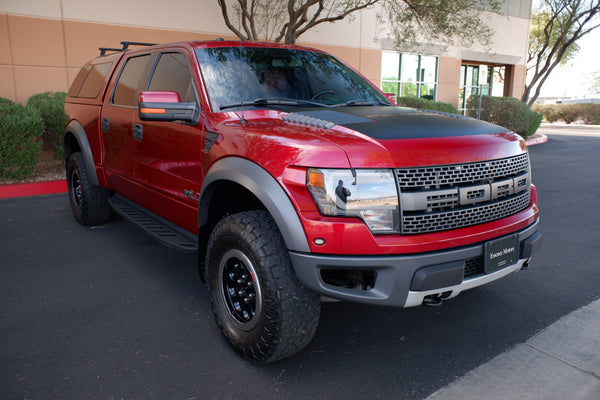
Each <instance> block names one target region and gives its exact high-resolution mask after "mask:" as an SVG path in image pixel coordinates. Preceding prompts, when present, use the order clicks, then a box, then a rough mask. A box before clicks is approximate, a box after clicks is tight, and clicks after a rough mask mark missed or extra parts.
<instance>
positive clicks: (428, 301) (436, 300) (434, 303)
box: [423, 294, 442, 307]
mask: <svg viewBox="0 0 600 400" xmlns="http://www.w3.org/2000/svg"><path fill="white" fill-rule="evenodd" d="M423 304H425V305H426V306H429V307H440V306H441V305H442V296H441V295H440V294H432V295H429V296H426V297H425V298H424V299H423Z"/></svg>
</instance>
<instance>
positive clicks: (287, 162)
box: [65, 42, 538, 255]
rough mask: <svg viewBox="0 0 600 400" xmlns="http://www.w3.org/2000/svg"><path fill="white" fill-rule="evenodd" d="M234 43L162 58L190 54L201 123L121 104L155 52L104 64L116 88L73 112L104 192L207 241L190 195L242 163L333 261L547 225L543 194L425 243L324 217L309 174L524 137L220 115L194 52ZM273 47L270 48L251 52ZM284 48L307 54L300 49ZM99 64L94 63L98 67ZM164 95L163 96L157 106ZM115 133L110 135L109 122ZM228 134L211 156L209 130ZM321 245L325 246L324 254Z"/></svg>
mask: <svg viewBox="0 0 600 400" xmlns="http://www.w3.org/2000/svg"><path fill="white" fill-rule="evenodd" d="M230 45H231V44H230V43H227V42H203V43H177V44H171V45H166V46H162V47H161V46H159V47H156V48H153V49H152V51H176V52H180V53H182V54H185V55H186V56H187V59H188V61H189V63H190V70H191V74H192V79H193V83H194V85H195V87H196V92H197V95H198V99H199V109H200V112H199V116H198V120H197V123H195V124H182V123H174V122H163V121H141V120H140V119H139V116H138V109H137V107H124V106H117V105H114V104H112V103H111V101H112V93H113V89H114V86H115V82H116V80H117V78H118V76H119V72H120V71H121V68H122V65H123V63H124V62H125V61H126V60H127V59H128V57H131V56H132V55H136V54H139V55H142V54H147V53H148V51H147V50H144V49H142V50H135V51H129V52H127V53H125V54H126V56H124V55H123V54H117V55H111V56H108V57H104V58H102V59H100V61H102V62H107V61H112V62H113V65H112V68H111V70H110V71H109V73H108V74H107V76H106V83H107V84H106V86H105V88H103V90H102V91H101V93H100V94H99V96H98V97H97V98H95V99H90V98H75V97H69V98H68V99H67V103H66V105H65V110H66V112H67V114H68V115H70V117H71V118H72V119H75V120H77V121H78V122H79V123H80V124H81V125H82V126H83V128H84V130H85V132H86V134H87V138H88V140H89V145H90V147H91V152H92V155H93V159H94V164H95V168H96V174H97V177H98V182H99V184H100V185H102V186H105V187H107V188H109V189H112V190H115V191H116V192H119V193H121V194H123V195H125V196H126V197H128V198H130V199H132V200H133V201H135V202H137V203H138V204H140V205H142V206H144V207H146V208H148V209H150V210H151V211H153V212H155V213H157V214H159V215H160V216H162V217H164V218H166V219H168V220H170V221H172V222H174V223H176V224H177V225H179V226H181V227H183V228H185V229H187V230H188V231H190V232H193V233H198V201H196V200H194V199H193V198H190V197H189V196H185V195H184V191H192V192H193V193H200V191H201V187H202V182H203V179H204V177H205V175H206V173H207V171H208V170H209V169H210V167H211V166H212V165H213V164H214V163H215V162H216V161H218V160H220V159H221V158H224V157H241V158H244V159H247V160H250V161H252V162H253V163H256V164H257V165H259V166H261V167H262V168H264V169H265V170H266V171H267V172H268V173H269V174H270V175H271V176H273V177H274V178H275V179H276V180H277V181H278V182H279V184H280V185H281V187H282V188H283V189H284V191H285V192H286V193H287V195H288V196H289V198H290V199H291V202H292V203H293V205H294V207H295V209H296V211H297V213H298V215H299V217H300V221H301V223H302V226H303V228H304V231H305V234H306V237H307V239H308V242H309V244H310V246H311V251H312V252H315V253H323V254H345V255H348V254H363V255H368V254H370V255H380V254H381V255H383V254H386V255H390V254H407V253H421V252H431V251H435V250H440V249H449V248H454V247H459V246H465V245H468V244H472V243H479V242H484V241H486V240H489V239H492V238H495V237H499V236H502V235H506V234H509V233H511V232H515V231H517V230H519V229H523V228H525V227H527V226H529V225H531V224H533V223H534V222H535V221H536V220H537V218H538V209H537V205H536V202H537V196H536V191H535V187H533V186H532V189H531V202H530V204H529V207H527V208H526V209H525V210H523V211H521V212H519V213H517V214H515V215H512V216H510V217H507V218H503V219H500V220H496V221H493V222H489V223H485V224H481V225H475V226H470V227H466V228H461V229H455V230H449V231H443V232H436V233H431V234H423V235H411V236H402V235H373V234H372V233H371V232H370V231H369V229H368V228H367V226H366V225H365V224H364V223H363V222H362V221H361V220H359V219H357V218H339V217H325V216H323V215H321V214H320V213H319V211H318V209H317V207H316V205H315V202H314V200H313V198H312V196H311V194H310V193H309V191H308V189H307V187H306V169H307V168H309V167H317V168H350V167H352V168H402V167H416V166H430V165H443V164H459V163H470V162H475V161H483V160H493V159H501V158H505V157H511V156H515V155H519V154H522V153H524V152H527V149H526V146H525V144H524V142H523V140H522V139H521V138H520V137H519V136H517V135H516V134H512V133H506V132H502V131H499V132H497V133H492V134H482V135H472V136H456V137H452V136H451V137H432V138H423V139H414V138H413V139H395V140H377V139H373V138H372V137H369V136H367V135H365V134H362V133H360V132H357V131H355V130H353V129H350V128H347V127H344V126H341V125H336V126H334V127H333V128H331V129H326V128H319V127H313V126H307V125H301V124H296V123H289V122H285V121H283V120H282V117H283V116H285V115H286V114H287V113H286V112H283V111H274V110H256V111H247V110H246V111H244V112H243V119H245V120H246V121H247V122H245V123H241V122H240V120H241V119H242V114H241V112H240V111H235V112H234V111H228V110H224V111H218V110H217V112H215V111H214V110H211V107H210V105H209V104H210V103H209V98H208V94H207V91H206V89H205V87H204V84H203V80H202V75H201V74H200V69H199V65H198V62H197V60H196V57H195V56H194V51H195V50H196V49H197V48H211V47H222V46H230ZM242 45H243V46H247V45H251V46H263V47H267V46H269V45H267V44H255V43H253V44H242ZM281 47H283V48H292V49H299V48H298V47H294V46H281ZM98 62H99V61H98V60H96V61H94V63H98ZM153 96H154V98H153ZM142 100H143V101H162V102H173V101H175V100H174V99H173V97H172V96H170V95H161V94H160V93H155V94H145V95H144V97H143V98H142ZM103 119H107V120H109V123H110V129H109V130H108V131H103V129H102V120H103ZM136 124H137V125H141V126H143V140H136V139H134V138H133V136H132V130H133V127H134V125H136ZM207 131H210V132H214V133H216V134H218V135H219V136H218V140H216V142H215V143H214V145H213V146H212V148H211V149H210V151H208V152H206V151H205V135H206V132H207ZM315 238H323V239H325V244H324V245H322V246H317V245H314V243H313V240H314V239H315Z"/></svg>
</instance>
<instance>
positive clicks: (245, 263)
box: [219, 249, 262, 330]
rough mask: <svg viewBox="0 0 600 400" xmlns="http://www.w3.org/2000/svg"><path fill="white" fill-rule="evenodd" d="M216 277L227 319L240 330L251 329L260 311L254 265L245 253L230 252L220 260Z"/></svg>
mask: <svg viewBox="0 0 600 400" xmlns="http://www.w3.org/2000/svg"><path fill="white" fill-rule="evenodd" d="M219 275H220V277H219V278H220V279H219V280H220V282H221V295H222V298H223V302H224V305H225V308H226V310H227V314H228V316H229V319H230V320H231V321H232V322H233V323H234V324H235V325H236V326H238V327H239V328H241V329H244V330H248V329H252V328H253V327H254V326H255V325H256V322H257V318H258V316H259V315H260V312H261V309H262V300H261V293H260V284H259V282H258V276H257V274H256V270H255V268H254V265H253V264H252V262H251V261H250V259H249V258H248V257H247V256H246V255H245V254H244V253H242V252H241V251H239V250H237V249H232V250H229V251H227V252H226V253H225V255H224V256H223V258H222V259H221V263H220V266H219Z"/></svg>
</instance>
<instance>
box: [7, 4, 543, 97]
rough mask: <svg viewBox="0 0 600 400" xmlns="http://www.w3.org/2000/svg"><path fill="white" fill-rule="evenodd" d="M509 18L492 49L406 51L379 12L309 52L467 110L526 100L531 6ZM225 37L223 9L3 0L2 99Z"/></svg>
mask: <svg viewBox="0 0 600 400" xmlns="http://www.w3.org/2000/svg"><path fill="white" fill-rule="evenodd" d="M502 12H503V13H504V15H499V14H494V13H486V14H485V15H483V18H484V19H485V21H486V22H487V23H488V25H489V26H490V27H491V28H492V29H494V31H495V35H494V38H493V44H492V45H491V47H490V48H489V49H486V48H483V47H482V46H479V45H476V46H474V47H472V48H461V47H452V46H440V45H436V44H428V45H426V46H423V48H422V49H421V51H420V52H411V51H410V49H404V50H403V51H398V49H395V48H394V44H393V43H394V41H393V40H392V39H391V38H389V37H386V34H385V29H382V27H380V26H378V23H377V19H376V14H377V11H376V10H375V9H368V10H364V11H361V12H358V13H356V14H355V17H354V18H352V19H348V20H344V21H340V22H336V23H328V24H322V25H319V26H317V27H316V28H315V29H313V30H310V31H308V32H307V33H306V34H304V35H303V36H301V37H300V40H299V44H303V45H308V46H311V47H316V48H319V49H323V50H326V51H329V52H331V53H332V54H334V55H336V56H337V57H339V58H341V59H343V60H344V61H346V62H348V63H349V64H351V65H352V66H353V67H355V68H357V69H358V70H359V71H360V72H361V73H362V74H363V75H365V76H366V77H367V78H368V79H370V80H371V81H372V82H373V83H375V84H376V85H377V86H379V87H382V88H383V89H384V90H385V91H388V92H390V91H391V92H396V93H398V94H401V95H419V96H423V97H427V98H433V99H435V100H440V101H445V102H448V103H452V104H453V105H455V106H458V107H459V108H461V107H462V104H463V103H462V102H463V100H464V97H465V96H464V94H465V93H466V95H467V97H468V96H469V94H471V93H477V92H478V91H480V90H482V91H483V92H484V93H487V92H491V93H492V94H493V95H500V96H502V95H504V96H514V97H520V96H521V94H522V91H523V89H524V86H525V74H526V68H525V63H526V55H527V38H528V33H529V18H530V12H531V0H524V1H519V0H505V1H504V3H503V5H502ZM217 37H223V38H234V37H233V36H232V34H231V32H230V31H229V30H228V29H227V27H226V26H225V23H224V22H223V18H222V16H221V11H220V8H219V6H218V4H217V1H216V0H168V1H165V0H102V1H98V0H0V97H7V98H9V99H12V100H16V101H18V102H22V103H24V102H26V101H27V99H28V98H29V96H31V95H33V94H35V93H40V92H45V91H67V89H68V87H69V85H70V83H71V82H72V80H73V79H74V78H75V75H76V74H77V72H78V70H79V68H80V67H81V66H82V65H83V64H84V63H85V62H86V61H87V60H89V59H91V58H94V57H96V56H98V55H99V51H98V48H99V47H119V46H120V42H121V41H123V40H127V41H139V42H153V43H166V42H172V41H178V40H206V39H214V38H217ZM481 85H483V86H481Z"/></svg>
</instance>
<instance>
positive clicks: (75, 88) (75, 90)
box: [68, 65, 92, 97]
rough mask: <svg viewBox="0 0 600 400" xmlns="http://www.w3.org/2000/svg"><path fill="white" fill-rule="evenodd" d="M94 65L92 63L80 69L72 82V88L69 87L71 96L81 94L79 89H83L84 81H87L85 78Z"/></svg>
mask: <svg viewBox="0 0 600 400" xmlns="http://www.w3.org/2000/svg"><path fill="white" fill-rule="evenodd" d="M90 69H92V67H91V66H90V65H86V66H85V67H83V68H81V69H80V70H79V73H78V74H77V76H76V77H75V80H74V81H73V83H72V84H71V89H69V93H68V95H69V96H71V97H77V96H79V91H80V90H81V86H83V82H85V78H86V77H87V76H88V73H89V72H90Z"/></svg>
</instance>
